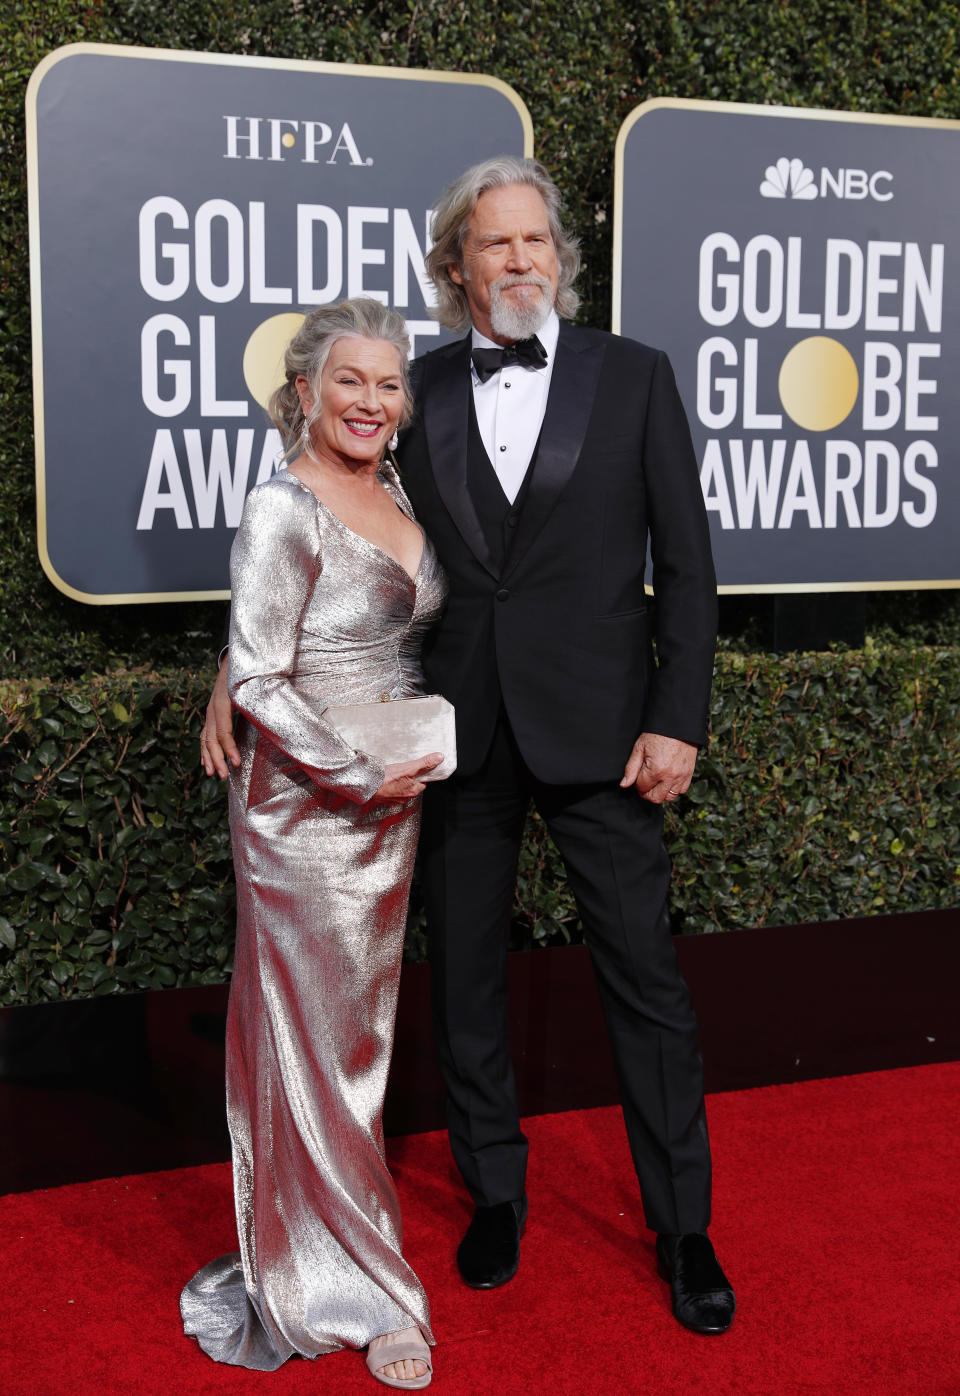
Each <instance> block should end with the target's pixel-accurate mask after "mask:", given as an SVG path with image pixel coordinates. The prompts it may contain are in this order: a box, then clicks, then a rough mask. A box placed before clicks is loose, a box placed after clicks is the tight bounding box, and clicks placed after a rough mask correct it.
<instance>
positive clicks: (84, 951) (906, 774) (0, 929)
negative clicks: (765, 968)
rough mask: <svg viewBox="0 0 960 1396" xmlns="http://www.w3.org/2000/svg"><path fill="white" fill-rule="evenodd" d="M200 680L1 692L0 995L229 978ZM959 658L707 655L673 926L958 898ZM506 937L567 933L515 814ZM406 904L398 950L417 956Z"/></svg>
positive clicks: (546, 852)
mask: <svg viewBox="0 0 960 1396" xmlns="http://www.w3.org/2000/svg"><path fill="white" fill-rule="evenodd" d="M207 690H208V681H207V677H206V675H203V676H199V677H198V676H196V675H193V674H190V673H187V672H183V671H180V672H167V673H164V674H162V675H158V674H151V673H144V672H140V673H114V674H110V675H107V676H106V677H105V678H97V679H91V680H87V681H85V682H83V683H76V682H71V683H66V684H62V685H58V686H39V685H37V684H34V683H29V682H26V683H19V684H7V685H5V686H3V687H2V689H0V710H2V712H3V715H4V718H5V720H6V725H7V726H6V737H5V740H4V742H3V745H2V747H0V789H2V791H3V795H2V797H0V798H2V805H0V890H2V905H3V907H4V915H3V916H2V917H0V1001H3V1002H6V1003H23V1002H30V1001H36V1000H38V999H50V998H68V997H70V996H72V995H77V994H87V993H94V994H108V993H115V992H119V991H123V990H128V989H137V988H141V989H143V988H159V987H162V986H166V985H174V984H206V983H213V982H218V981H219V980H221V979H223V978H225V977H226V975H227V974H228V972H229V969H230V963H231V958H232V940H233V889H232V882H231V870H230V858H229V837H228V833H227V823H226V807H225V800H224V791H223V787H222V786H220V785H219V784H218V783H216V782H213V781H209V780H207V779H206V778H205V777H204V776H202V774H201V772H200V768H199V766H198V764H197V732H198V730H199V725H200V720H201V712H202V709H203V706H204V705H205V703H206V698H207ZM958 695H960V655H958V653H957V651H956V650H953V649H941V650H937V649H933V648H924V649H918V650H913V651H904V650H899V649H896V648H892V647H873V646H870V647H868V648H867V649H865V650H864V651H862V652H848V653H843V654H840V653H837V654H823V655H802V656H795V657H793V658H786V659H784V658H781V659H775V658H771V657H769V656H764V655H740V654H736V653H731V652H721V654H720V656H719V658H718V663H717V677H716V683H715V688H714V699H713V737H712V740H711V744H710V748H709V750H708V751H707V752H705V753H704V754H703V755H702V756H701V760H700V764H699V766H698V771H697V779H696V781H695V783H694V785H693V786H692V788H691V791H690V794H689V796H688V798H687V799H685V800H683V801H681V802H679V803H678V804H677V806H675V807H674V808H673V809H671V810H670V811H669V813H668V824H669V829H668V840H669V844H670V847H671V851H672V854H673V859H674V886H673V893H672V905H673V911H674V915H675V918H676V921H677V929H678V930H681V931H683V932H686V933H701V932H712V931H721V930H730V929H734V928H738V927H746V926H770V925H778V924H793V923H796V922H800V921H805V920H829V919H832V918H836V917H849V916H863V915H868V914H870V913H874V912H895V911H907V910H910V911H916V910H927V909H935V908H941V907H947V906H951V905H955V904H956V903H957V901H958V899H960V898H958V892H960V824H958V821H957V819H956V809H957V804H958V800H960V721H958ZM514 937H515V944H516V945H517V946H518V947H520V946H525V945H534V944H557V943H563V942H564V941H567V940H577V939H579V930H578V927H577V923H576V913H575V910H574V908H573V905H572V902H571V899H570V895H569V892H568V890H567V887H566V884H565V881H564V879H563V874H562V869H561V866H560V862H559V858H558V856H557V854H556V851H555V849H554V848H553V846H552V845H551V844H550V842H549V840H548V839H547V838H546V835H545V832H544V829H543V826H542V825H541V824H540V822H539V821H538V820H536V819H531V821H530V824H529V827H528V830H527V839H526V843H525V847H524V853H523V858H522V863H521V875H520V879H519V885H518V895H517V903H516V908H515V924H514ZM423 949H424V945H423V930H422V913H421V910H420V906H419V898H418V897H417V896H416V895H415V897H414V900H413V904H412V908H411V918H410V929H409V934H408V954H409V956H410V957H411V958H422V955H423Z"/></svg>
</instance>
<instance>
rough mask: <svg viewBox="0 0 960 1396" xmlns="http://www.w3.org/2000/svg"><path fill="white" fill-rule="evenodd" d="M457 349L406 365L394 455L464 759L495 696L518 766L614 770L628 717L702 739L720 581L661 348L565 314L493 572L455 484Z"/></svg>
mask: <svg viewBox="0 0 960 1396" xmlns="http://www.w3.org/2000/svg"><path fill="white" fill-rule="evenodd" d="M469 354H470V343H469V336H468V337H467V339H464V340H460V341H459V342H457V343H455V344H450V345H445V346H443V347H442V348H440V349H436V350H433V351H432V352H431V353H429V354H426V355H425V356H423V357H422V358H421V359H418V360H417V361H416V363H415V365H414V385H415V397H416V411H415V415H414V421H413V424H412V425H411V426H410V427H409V428H408V430H407V432H406V433H405V435H404V438H403V441H402V443H401V447H400V453H399V460H400V469H401V475H402V478H403V483H404V486H405V488H406V490H407V492H408V494H409V496H410V499H411V501H412V503H413V507H414V509H415V511H416V514H417V517H418V519H419V520H420V522H421V523H422V524H423V526H424V528H425V529H426V531H427V533H428V534H429V535H430V538H431V539H432V541H433V544H434V546H435V547H436V549H437V552H438V554H439V557H440V561H441V562H442V564H443V566H444V568H445V569H446V572H447V576H448V578H449V581H450V598H449V601H448V603H447V609H446V612H445V614H444V616H443V619H442V620H441V622H440V624H439V626H438V627H437V628H436V630H435V631H433V632H432V634H431V636H430V637H429V638H428V641H427V647H426V650H425V654H424V667H425V670H426V675H427V681H428V685H429V687H430V688H431V689H433V690H435V691H438V692H440V693H443V694H444V696H445V697H447V698H448V699H449V700H450V701H451V702H452V703H453V704H454V706H455V707H456V710H457V743H458V756H459V765H460V770H461V773H462V774H465V775H468V774H470V773H471V772H472V771H474V770H476V769H477V767H478V766H479V765H480V764H481V763H482V761H483V758H484V756H485V755H486V751H487V747H488V744H489V740H490V737H491V734H492V731H493V725H494V723H495V721H496V718H497V713H498V711H499V705H500V702H501V698H502V701H503V703H504V705H505V707H506V710H507V713H508V716H509V719H510V723H511V726H512V728H513V731H514V735H515V737H516V740H517V743H518V745H519V747H520V750H521V752H522V754H523V756H524V759H525V761H526V763H527V765H528V766H529V767H530V769H531V770H532V771H533V773H534V775H536V776H537V777H538V778H539V779H541V780H544V781H548V782H550V783H556V784H560V783H566V782H571V783H574V782H576V783H579V782H589V781H608V780H619V778H620V777H621V776H622V774H623V767H624V765H625V763H626V760H627V757H628V755H629V752H630V748H631V746H632V744H633V742H634V741H635V740H636V738H637V736H638V735H639V734H640V732H642V731H648V732H658V733H661V734H663V735H665V736H671V737H680V738H683V739H684V740H685V741H688V742H696V743H702V742H703V741H704V740H705V736H706V725H707V711H708V704H709V695H710V684H711V679H712V673H713V653H714V644H715V637H716V610H717V601H716V581H715V577H714V571H713V561H712V558H711V553H710V537H709V531H708V527H707V520H706V511H705V509H704V505H703V498H702V495H701V491H700V483H699V478H698V473H697V467H696V459H695V456H694V451H693V445H692V442H691V440H690V432H689V429H688V426H687V421H686V417H685V416H684V412H683V407H682V405H681V402H680V398H679V395H678V393H677V388H676V384H675V381H674V377H673V373H672V370H671V368H670V364H669V362H668V360H667V358H666V356H665V355H664V354H662V353H660V352H659V351H658V350H655V349H650V348H648V347H647V346H646V345H643V344H638V343H636V342H635V341H633V340H628V339H621V338H618V337H617V336H614V335H610V334H606V333H604V332H603V331H601V330H590V329H577V328H574V327H572V326H569V325H565V324H561V329H560V340H559V344H558V346H557V354H556V360H555V362H554V366H553V373H552V376H551V380H550V392H549V396H548V400H547V409H546V415H545V418H544V422H543V429H542V431H541V435H540V442H539V450H538V453H537V457H536V463H535V466H534V468H533V473H532V476H531V479H530V484H529V490H528V493H527V496H526V500H525V503H524V506H523V509H522V511H521V512H520V513H519V516H518V520H517V524H516V527H515V529H514V530H513V531H512V544H511V547H510V551H509V553H508V555H507V559H506V561H505V563H504V564H503V565H502V567H501V568H498V566H497V565H496V563H495V562H494V560H493V558H492V556H491V553H490V550H489V548H488V545H487V541H486V538H485V536H484V532H483V529H482V528H481V525H480V520H479V518H478V516H477V511H476V508H475V506H474V504H473V502H472V501H471V498H470V495H469V493H468V490H467V470H466V464H467V434H468V424H469V414H470V393H471V376H470V369H469ZM648 539H649V545H650V550H651V555H652V558H653V569H654V570H653V587H654V594H655V599H656V602H655V607H654V608H652V612H653V614H655V626H654V627H653V633H651V630H652V627H651V623H650V621H651V613H650V612H648V609H647V598H646V595H645V593H644V571H645V564H646V555H647V542H648ZM652 639H655V641H656V662H655V661H654V654H653V647H652V644H651V641H652Z"/></svg>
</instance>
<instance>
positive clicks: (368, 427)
mask: <svg viewBox="0 0 960 1396" xmlns="http://www.w3.org/2000/svg"><path fill="white" fill-rule="evenodd" d="M345 420H346V426H347V430H348V431H352V432H353V434H354V436H376V434H377V432H378V431H382V429H383V422H364V421H360V420H359V419H358V418H355V417H354V418H350V417H348V418H346V419H345Z"/></svg>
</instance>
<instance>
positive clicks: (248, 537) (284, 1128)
mask: <svg viewBox="0 0 960 1396" xmlns="http://www.w3.org/2000/svg"><path fill="white" fill-rule="evenodd" d="M381 480H382V482H383V484H384V485H385V487H386V488H387V489H388V490H389V491H390V493H391V494H392V496H393V498H394V499H395V500H396V502H397V504H398V505H399V506H400V508H402V509H403V510H404V512H405V513H407V514H408V515H410V516H411V517H412V513H411V510H410V506H409V503H408V502H407V500H406V497H405V495H404V494H403V491H402V489H401V488H400V484H399V481H398V479H397V477H396V475H395V473H394V472H393V470H392V469H391V468H390V467H389V466H385V467H384V468H383V470H382V471H381ZM230 576H231V586H232V595H233V607H232V620H231V629H230V655H229V687H230V693H231V697H232V699H233V702H234V704H235V706H236V708H237V709H239V711H240V713H241V714H242V721H241V723H240V732H239V735H238V744H239V747H240V752H241V758H242V759H241V764H240V766H239V768H238V769H237V770H236V771H234V772H233V773H232V774H231V778H230V792H229V795H230V830H231V838H232V843H233V858H234V865H235V870H236V882H237V944H236V960H235V968H234V975H233V981H232V985H231V990H230V1004H229V1010H228V1018H227V1114H228V1120H229V1126H230V1135H231V1140H232V1145H233V1172H234V1193H235V1204H236V1215H237V1230H238V1234H239V1243H240V1250H239V1253H238V1254H233V1255H227V1256H223V1257H222V1258H221V1259H219V1260H216V1261H213V1262H211V1263H210V1264H209V1265H207V1266H205V1267H204V1268H203V1269H202V1270H200V1271H199V1272H198V1274H197V1275H196V1276H194V1278H193V1279H192V1280H191V1281H190V1283H189V1284H188V1285H187V1286H186V1288H185V1289H184V1291H183V1295H182V1298H181V1311H182V1315H183V1320H184V1328H185V1331H186V1332H187V1333H188V1334H192V1335H193V1336H195V1337H196V1338H197V1340H198V1341H199V1343H200V1345H201V1347H202V1348H203V1349H204V1350H205V1351H206V1352H207V1353H209V1354H210V1356H211V1357H213V1358H215V1359H216V1360H217V1361H220V1362H227V1363H233V1364H235V1365H238V1366H244V1367H251V1368H255V1369H258V1370H272V1369H274V1368H276V1367H278V1366H279V1365H280V1364H281V1363H282V1362H283V1361H285V1360H286V1358H288V1357H289V1356H291V1355H292V1354H293V1353H300V1354H302V1355H303V1356H305V1357H315V1356H317V1355H318V1354H320V1353H324V1352H330V1351H333V1350H335V1349H337V1348H340V1347H344V1346H349V1347H354V1348H361V1347H364V1346H366V1344H367V1343H369V1341H370V1340H371V1339H372V1338H374V1337H377V1336H378V1335H380V1334H382V1333H386V1332H392V1331H394V1330H396V1329H401V1328H405V1327H409V1326H411V1325H412V1324H417V1325H419V1327H420V1328H421V1329H422V1331H423V1333H424V1336H425V1337H426V1338H427V1339H428V1341H430V1342H432V1341H433V1338H432V1334H431V1332H430V1326H429V1325H430V1318H429V1309H428V1306H427V1301H426V1297H425V1295H424V1292H423V1289H422V1287H421V1285H420V1283H419V1281H418V1279H417V1277H416V1275H414V1273H413V1271H412V1270H411V1269H410V1267H409V1266H408V1265H407V1263H406V1262H405V1261H404V1259H403V1256H402V1254H401V1229H400V1213H399V1208H398V1204H397V1196H396V1192H395V1190H394V1186H393V1183H392V1180H391V1178H390V1174H389V1172H388V1170H387V1165H386V1162H385V1159H384V1150H383V1131H382V1124H381V1114H382V1107H383V1097H384V1091H385V1088H386V1079H387V1070H388V1067H389V1063H390V1053H391V1048H392V1044H393V1025H394V1016H395V1011H396V999H397V987H398V983H399V975H400V959H401V951H402V947H403V934H404V926H405V921H406V910H407V899H408V895H409V889H410V879H411V876H412V871H413V858H414V853H415V849H416V841H417V834H418V831H419V821H420V800H419V798H417V799H414V800H407V801H403V802H398V803H395V804H371V803H370V799H371V797H372V796H373V794H374V793H375V792H376V790H377V789H378V788H379V786H380V785H381V784H382V781H383V767H382V765H380V764H379V763H378V762H377V761H376V760H374V759H373V758H372V757H370V756H366V755H364V754H363V753H360V752H356V751H354V750H352V749H351V748H350V747H349V746H348V745H347V744H346V743H345V742H344V741H343V739H342V738H341V737H340V736H339V735H338V734H337V733H336V732H335V731H334V729H333V728H332V727H330V725H329V724H328V723H326V722H324V720H323V719H322V717H321V716H320V714H321V712H322V711H323V709H324V708H325V707H327V706H329V705H332V704H343V703H359V702H370V701H374V700H377V699H379V698H381V697H382V696H383V695H384V694H387V695H389V697H391V698H401V697H412V696H414V695H416V694H418V693H421V692H422V691H423V680H422V673H421V669H420V662H419V654H420V647H421V643H422V638H423V635H424V633H425V631H426V630H427V628H428V627H429V626H430V625H431V624H432V623H433V621H434V620H436V618H437V617H438V615H439V613H440V611H441V609H442V607H443V603H444V599H445V591H446V583H445V580H444V576H443V573H442V570H441V568H440V566H439V564H438V562H437V559H436V555H435V553H434V551H433V548H432V547H431V545H430V542H429V540H428V539H426V538H425V539H424V546H423V553H422V556H421V559H420V564H419V568H418V571H417V574H416V577H415V578H413V579H411V577H410V576H409V575H408V573H407V572H406V571H405V569H404V568H403V567H402V566H401V565H400V564H399V563H398V562H396V561H395V560H394V559H393V558H392V557H390V556H389V555H388V554H386V553H385V552H382V551H381V550H380V549H379V548H378V547H377V546H376V545H375V544H373V543H371V542H369V541H367V540H366V539H364V538H362V537H360V536H359V535H358V534H356V533H354V532H353V531H352V530H351V529H349V528H348V527H347V526H346V525H345V524H344V523H343V522H342V521H341V520H340V519H339V518H338V517H337V516H336V515H335V514H333V513H332V512H331V511H330V510H329V509H327V508H326V507H325V506H324V505H323V504H322V503H321V502H320V501H319V500H318V499H317V498H316V497H315V496H314V495H313V494H312V492H311V491H310V490H309V489H308V488H307V487H306V485H304V484H303V483H302V482H301V481H300V480H298V479H297V478H296V476H294V475H292V474H290V473H289V472H287V471H280V472H279V473H278V474H276V475H275V476H273V478H272V479H270V480H269V481H267V482H266V483H264V484H262V485H260V486H258V487H257V488H255V489H254V490H253V491H251V493H250V495H249V497H248V499H247V503H246V507H245V509H244V513H243V518H242V521H241V523H240V527H239V529H238V532H237V536H236V539H235V541H234V545H233V551H232V553H231V565H230Z"/></svg>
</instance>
